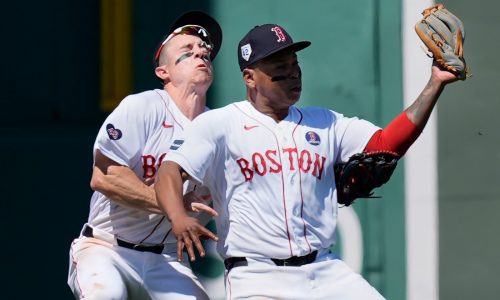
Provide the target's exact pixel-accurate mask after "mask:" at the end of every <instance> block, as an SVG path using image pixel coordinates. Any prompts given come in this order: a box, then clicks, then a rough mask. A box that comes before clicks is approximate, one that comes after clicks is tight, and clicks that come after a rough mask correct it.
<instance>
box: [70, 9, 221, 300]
mask: <svg viewBox="0 0 500 300" xmlns="http://www.w3.org/2000/svg"><path fill="white" fill-rule="evenodd" d="M221 41H222V32H221V29H220V27H219V24H218V23H217V22H216V21H215V20H214V19H213V18H212V17H210V16H208V15H207V14H205V13H202V12H196V11H195V12H188V13H186V14H184V15H183V16H181V17H180V18H179V19H178V20H177V21H176V22H175V23H174V24H173V25H172V27H171V28H170V30H169V31H168V33H167V37H166V38H165V39H164V40H163V41H162V43H161V45H160V46H159V48H158V50H157V53H156V55H155V64H156V67H155V74H156V76H157V77H158V78H159V79H160V80H161V81H162V82H163V84H164V88H163V89H155V90H150V91H145V92H142V93H139V94H134V95H130V96H128V97H126V98H125V99H123V101H122V102H121V103H120V104H119V106H118V107H117V108H116V109H115V110H114V111H113V112H112V113H111V114H110V115H109V116H108V117H107V119H106V120H105V121H104V124H103V125H102V127H101V129H100V130H99V133H98V135H97V138H96V141H95V144H94V168H93V174H92V180H91V187H92V188H93V189H94V191H95V192H94V194H93V195H92V199H91V203H90V214H89V218H88V222H87V223H86V224H85V225H84V226H83V229H82V231H81V234H80V237H79V238H77V239H75V240H74V241H73V243H72V245H71V249H70V266H69V275H68V284H69V286H70V288H71V290H72V291H73V293H74V295H75V297H76V298H78V299H208V296H207V294H206V292H205V290H204V288H203V287H202V286H201V284H200V282H199V280H198V278H197V277H196V276H195V275H194V273H193V272H192V271H191V269H190V267H189V262H188V261H187V260H185V261H177V259H176V255H175V254H176V249H177V244H176V237H175V236H174V235H173V233H172V229H171V225H170V223H169V221H168V220H167V218H166V217H165V215H164V214H163V213H162V211H161V210H160V209H159V207H158V205H157V201H156V197H155V193H154V188H153V186H152V183H153V179H154V177H155V175H156V173H157V169H158V166H159V164H160V162H161V161H162V159H163V158H164V156H165V154H166V153H167V152H168V151H169V147H170V144H171V143H174V144H175V143H176V142H177V141H178V140H179V136H181V135H182V133H183V131H184V130H185V129H186V127H188V126H189V125H190V123H191V121H192V120H193V119H194V118H195V117H196V116H198V115H199V114H201V113H202V112H204V111H205V110H206V106H205V103H206V92H207V90H208V88H209V87H210V85H211V83H212V79H213V74H212V72H213V70H212V62H211V61H212V59H213V58H215V56H216V55H217V52H218V50H219V48H220V45H221ZM182 193H183V194H184V195H185V196H184V203H185V205H186V207H187V209H188V210H189V211H192V212H193V213H194V212H205V213H209V214H211V215H215V214H216V213H215V211H213V209H211V208H210V207H209V206H208V203H209V202H210V201H211V196H210V194H209V192H208V189H207V188H206V187H203V186H201V185H199V184H196V183H192V182H189V181H186V182H185V184H184V186H183V189H182ZM193 217H197V218H200V222H201V223H202V224H205V223H206V222H207V221H208V219H207V217H206V215H198V214H193ZM202 255H204V253H202Z"/></svg>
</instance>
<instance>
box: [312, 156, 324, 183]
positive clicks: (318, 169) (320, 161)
mask: <svg viewBox="0 0 500 300" xmlns="http://www.w3.org/2000/svg"><path fill="white" fill-rule="evenodd" d="M325 160H326V157H324V156H321V157H320V156H319V154H318V153H316V159H315V160H314V169H313V171H312V173H311V174H312V175H313V176H315V177H317V178H318V179H321V174H323V167H324V166H325Z"/></svg>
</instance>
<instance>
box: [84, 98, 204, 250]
mask: <svg viewBox="0 0 500 300" xmlns="http://www.w3.org/2000/svg"><path fill="white" fill-rule="evenodd" d="M190 123H191V121H190V120H189V119H188V118H187V117H186V116H185V115H184V114H183V113H182V112H181V111H180V110H179V109H178V108H177V106H176V105H175V103H174V102H173V101H172V100H171V99H170V97H169V95H168V94H167V92H165V91H164V90H159V89H155V90H151V91H146V92H142V93H139V94H135V95H130V96H128V97H126V98H125V99H123V101H121V103H120V104H119V105H118V107H117V108H116V109H115V110H114V111H113V112H112V113H111V114H110V115H109V116H108V117H107V119H106V120H105V122H104V123H103V125H102V127H101V129H100V130H99V133H98V135H97V138H96V141H95V144H94V155H95V150H97V149H98V150H100V151H101V152H102V153H103V154H104V155H105V156H107V157H108V158H110V159H112V160H114V161H116V162H117V163H119V164H122V165H124V166H127V167H129V168H130V169H131V170H132V171H134V172H135V174H137V176H138V177H139V178H141V179H144V180H147V179H151V178H153V177H154V176H155V174H156V172H157V170H158V167H159V165H160V163H161V161H162V159H163V158H164V156H165V154H166V153H167V152H168V149H169V147H170V144H171V143H172V142H173V143H175V140H176V139H177V138H178V137H179V136H181V135H182V133H183V131H184V128H185V127H186V126H188V125H189V124H190ZM193 188H195V186H194V185H193V184H192V183H190V182H186V183H185V185H184V192H186V191H187V190H188V189H190V190H191V189H193ZM198 190H199V187H198ZM88 223H89V224H90V225H92V226H93V227H94V228H99V229H102V230H104V231H106V232H109V233H112V234H115V235H116V236H117V237H119V238H122V239H124V240H127V241H131V242H134V243H151V244H159V243H176V239H175V236H173V235H172V234H170V235H169V233H170V229H171V226H170V222H168V220H167V219H166V217H165V216H164V215H158V214H152V213H148V212H146V211H141V210H137V209H133V208H128V207H124V206H121V205H119V204H117V203H116V202H114V201H111V200H110V199H109V198H107V197H106V196H105V195H103V194H101V193H100V192H97V191H96V192H94V194H93V196H92V201H91V204H90V214H89V219H88Z"/></svg>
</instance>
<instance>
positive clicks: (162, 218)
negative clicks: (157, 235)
mask: <svg viewBox="0 0 500 300" xmlns="http://www.w3.org/2000/svg"><path fill="white" fill-rule="evenodd" d="M164 219H165V216H163V217H161V219H160V221H159V222H158V223H157V224H156V226H155V227H154V228H153V230H151V232H150V233H149V234H148V235H146V237H145V238H143V239H142V240H141V241H140V242H139V244H142V243H144V241H145V240H146V239H147V238H148V237H150V236H151V235H152V234H153V232H155V231H156V229H158V226H160V224H161V223H162V222H163V220H164ZM167 235H168V232H167ZM165 237H166V236H165ZM163 240H165V238H163Z"/></svg>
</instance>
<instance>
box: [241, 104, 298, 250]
mask: <svg viewBox="0 0 500 300" xmlns="http://www.w3.org/2000/svg"><path fill="white" fill-rule="evenodd" d="M233 105H234V107H236V109H238V110H239V111H241V113H242V114H244V115H246V116H247V117H249V118H250V119H252V120H255V121H256V122H257V123H259V124H261V125H262V126H263V127H264V128H267V130H269V131H270V132H271V134H272V135H273V136H274V139H275V140H276V145H277V147H278V154H279V159H280V165H283V160H282V159H281V152H282V150H281V147H280V146H279V145H280V144H279V142H278V138H277V137H276V134H274V131H273V130H271V129H270V128H269V127H267V126H266V125H265V124H264V123H262V122H260V121H259V120H257V119H255V118H254V117H252V116H250V115H249V114H247V113H246V112H244V111H243V110H241V109H240V108H239V107H238V106H237V105H236V104H233ZM280 173H281V191H282V194H283V209H284V211H285V228H286V235H287V237H288V248H289V249H290V256H293V251H292V239H291V238H290V230H289V229H288V215H287V212H286V199H285V178H284V174H283V168H281V171H280Z"/></svg>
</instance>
